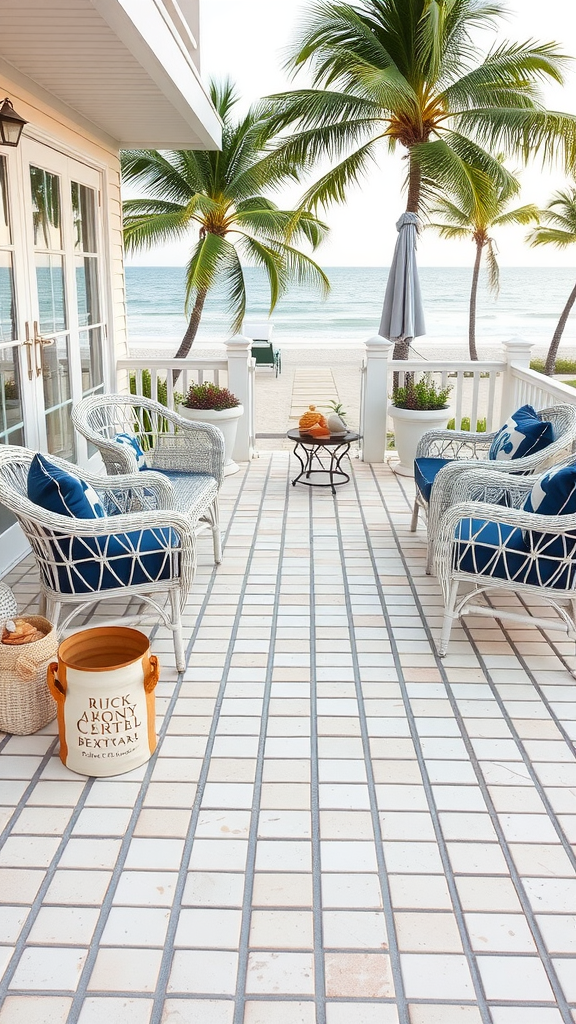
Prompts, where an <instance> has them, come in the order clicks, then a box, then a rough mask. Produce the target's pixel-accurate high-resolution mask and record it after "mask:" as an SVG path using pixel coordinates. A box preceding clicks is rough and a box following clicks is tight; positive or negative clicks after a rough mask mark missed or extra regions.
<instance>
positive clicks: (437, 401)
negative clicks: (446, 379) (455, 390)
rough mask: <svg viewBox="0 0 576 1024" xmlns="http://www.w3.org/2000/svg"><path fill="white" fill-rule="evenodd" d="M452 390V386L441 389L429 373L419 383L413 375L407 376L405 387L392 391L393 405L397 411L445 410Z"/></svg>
mask: <svg viewBox="0 0 576 1024" xmlns="http://www.w3.org/2000/svg"><path fill="white" fill-rule="evenodd" d="M451 390H452V386H451V385H449V386H448V387H447V388H442V387H439V386H438V384H436V383H435V381H434V380H433V378H432V376H431V374H429V373H425V374H424V376H423V377H422V378H421V379H420V380H418V381H415V380H414V377H413V376H412V374H406V382H405V384H404V386H403V387H395V388H394V389H393V391H392V405H395V406H396V408H397V409H414V410H416V411H424V410H429V409H445V408H446V407H447V405H448V395H449V394H450V392H451Z"/></svg>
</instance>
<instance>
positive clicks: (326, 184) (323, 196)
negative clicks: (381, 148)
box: [300, 139, 378, 210]
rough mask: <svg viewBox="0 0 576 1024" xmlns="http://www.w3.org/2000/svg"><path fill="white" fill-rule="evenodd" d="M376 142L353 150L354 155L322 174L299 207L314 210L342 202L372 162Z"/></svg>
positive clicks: (373, 141) (373, 140) (376, 140)
mask: <svg viewBox="0 0 576 1024" xmlns="http://www.w3.org/2000/svg"><path fill="white" fill-rule="evenodd" d="M377 142H378V139H371V140H370V142H367V143H366V145H365V146H362V147H361V148H360V149H357V150H355V152H354V153H351V154H350V156H347V157H346V158H345V159H344V160H341V161H340V163H339V164H336V166H335V167H332V168H331V169H330V170H329V171H327V172H326V174H323V175H322V177H321V178H319V179H318V181H317V182H315V184H314V185H312V186H311V187H310V188H309V189H307V191H306V192H305V193H304V195H303V197H302V199H301V200H300V207H301V208H303V209H311V210H316V209H317V208H318V206H323V207H324V208H327V207H329V206H331V205H332V204H333V203H342V202H344V200H345V198H346V193H347V190H348V188H349V187H350V186H351V185H355V184H357V183H358V181H359V180H360V179H361V178H362V176H363V175H364V174H365V173H366V172H367V170H368V167H369V165H370V163H371V162H372V161H373V160H374V158H375V154H374V148H375V145H376V143H377Z"/></svg>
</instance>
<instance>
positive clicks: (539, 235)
mask: <svg viewBox="0 0 576 1024" xmlns="http://www.w3.org/2000/svg"><path fill="white" fill-rule="evenodd" d="M540 217H541V219H542V220H543V221H545V224H540V225H538V227H536V228H534V230H533V231H531V232H530V234H529V235H528V241H529V242H530V245H556V246H558V248H559V249H564V248H566V246H568V245H574V243H575V242H576V188H573V187H572V188H567V189H564V190H560V191H558V192H555V193H554V195H553V196H552V199H551V200H550V202H549V203H548V206H547V207H546V209H545V210H541V211H540ZM575 302H576V285H574V287H573V289H572V291H571V292H570V295H569V296H568V300H567V302H566V305H565V306H564V309H563V310H562V313H561V314H560V319H559V321H558V323H557V325H556V330H555V331H554V334H553V337H552V341H551V342H550V348H549V349H548V355H547V356H546V363H545V365H544V373H546V374H547V375H548V376H549V377H551V376H552V374H553V373H554V369H555V367H556V356H557V355H558V348H559V347H560V341H561V339H562V335H563V333H564V328H565V327H566V324H567V322H568V317H569V316H570V312H571V310H572V307H573V305H574V303H575Z"/></svg>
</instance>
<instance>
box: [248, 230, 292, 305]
mask: <svg viewBox="0 0 576 1024" xmlns="http://www.w3.org/2000/svg"><path fill="white" fill-rule="evenodd" d="M240 247H241V249H243V251H244V253H245V255H246V256H247V257H248V259H249V260H250V262H252V263H254V264H255V265H256V266H261V267H263V268H264V270H265V271H266V275H267V278H268V283H269V286H270V310H269V312H270V313H272V311H273V309H274V307H275V306H276V303H277V302H278V299H279V298H281V296H282V295H283V294H284V292H285V291H286V287H287V284H288V274H287V269H286V266H285V262H284V260H283V259H282V256H281V255H280V253H279V252H278V250H277V249H276V248H275V247H274V246H273V245H271V244H270V245H266V243H265V242H261V241H259V240H258V239H257V238H254V236H253V235H248V234H242V236H241V241H240Z"/></svg>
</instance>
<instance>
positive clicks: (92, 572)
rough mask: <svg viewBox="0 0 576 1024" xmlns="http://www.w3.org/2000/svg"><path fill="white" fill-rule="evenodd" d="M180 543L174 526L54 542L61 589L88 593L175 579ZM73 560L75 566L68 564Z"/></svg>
mask: <svg viewBox="0 0 576 1024" xmlns="http://www.w3.org/2000/svg"><path fill="white" fill-rule="evenodd" d="M178 543H179V537H178V534H177V533H176V532H175V531H174V530H173V529H172V528H171V527H163V528H156V529H153V530H134V531H132V532H130V533H118V534H110V535H106V536H104V537H74V538H65V539H62V540H60V541H58V542H57V543H56V542H54V543H53V545H52V548H53V551H54V563H55V566H56V571H57V574H58V583H59V587H60V590H61V592H62V593H63V594H88V593H93V592H94V591H100V590H113V589H116V588H118V587H122V586H126V587H136V586H140V585H142V584H148V583H156V582H160V581H162V580H168V579H171V578H172V577H173V576H175V575H176V574H177V571H178V561H177V559H178V553H177V552H174V551H173V550H171V549H173V548H174V545H177V544H178ZM135 551H137V552H138V557H135V555H134V552H135ZM70 561H71V562H72V563H73V564H72V566H70V565H67V564H66V563H67V562H70Z"/></svg>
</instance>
